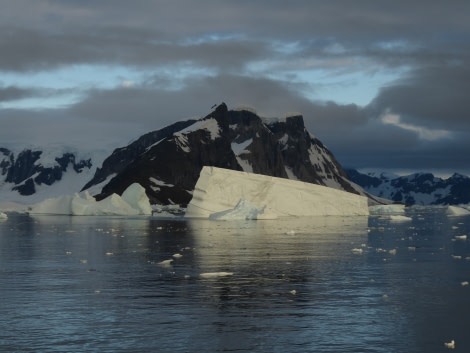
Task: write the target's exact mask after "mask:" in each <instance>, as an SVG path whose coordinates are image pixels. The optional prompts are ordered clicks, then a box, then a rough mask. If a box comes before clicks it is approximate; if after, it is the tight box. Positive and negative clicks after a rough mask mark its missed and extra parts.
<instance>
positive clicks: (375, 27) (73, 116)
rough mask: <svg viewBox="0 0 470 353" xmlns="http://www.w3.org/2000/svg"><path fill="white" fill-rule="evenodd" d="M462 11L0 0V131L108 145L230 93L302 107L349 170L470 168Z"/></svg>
mask: <svg viewBox="0 0 470 353" xmlns="http://www.w3.org/2000/svg"><path fill="white" fill-rule="evenodd" d="M25 8H27V9H28V11H25ZM186 9H191V11H186ZM469 11H470V2H468V1H467V0H455V1H452V4H447V3H446V4H444V3H442V2H438V1H428V0H417V1H412V2H410V1H404V0H397V1H393V2H387V3H382V2H380V3H379V2H376V1H369V0H359V1H354V2H351V1H349V0H339V1H315V2H313V1H309V0H300V1H295V2H285V1H281V0H269V1H267V0H260V1H246V0H241V1H229V0H203V1H200V2H198V4H197V6H195V5H194V1H192V0H162V1H153V0H142V1H138V2H135V3H132V4H130V3H129V2H128V1H127V0H103V1H82V0H67V1H57V0H36V1H34V2H31V1H29V0H6V1H4V3H2V11H1V12H0V23H1V26H0V27H1V28H0V33H1V34H0V52H1V53H2V55H1V56H0V72H1V73H2V75H3V77H2V82H1V85H0V120H1V125H2V128H1V130H0V141H2V143H3V142H4V141H28V142H29V141H40V140H43V141H50V140H55V141H57V142H59V141H60V139H62V140H67V141H71V140H73V141H75V142H76V143H80V139H81V141H82V143H83V144H84V145H87V146H88V145H95V144H94V143H98V142H99V140H100V139H101V140H104V139H106V141H108V143H109V145H110V146H111V145H113V146H114V147H117V146H122V145H125V144H126V143H127V142H128V140H129V139H132V138H136V137H138V136H139V135H140V134H143V133H145V132H147V131H149V130H154V129H158V128H161V127H163V126H165V125H167V124H169V123H172V122H174V121H176V120H181V119H186V118H189V117H194V116H204V115H205V114H207V113H208V112H209V111H210V107H211V106H212V105H213V104H215V103H220V102H222V101H224V102H226V103H227V104H228V105H229V107H232V108H234V107H237V106H239V105H247V106H252V107H254V108H255V109H256V110H257V111H258V113H260V114H262V115H265V116H282V115H283V114H284V113H285V112H289V111H300V112H301V113H302V114H303V115H304V120H305V123H306V126H307V128H308V130H309V131H310V132H312V133H313V134H314V135H316V136H317V137H318V138H320V139H321V140H322V141H323V142H324V143H325V144H326V145H327V146H328V147H329V148H330V149H331V150H332V151H333V153H334V154H335V155H336V156H337V157H338V159H339V160H340V162H341V163H343V164H345V165H352V166H368V167H374V166H381V167H384V166H388V167H390V166H394V167H403V166H404V165H406V166H409V167H413V166H414V167H418V166H419V167H422V168H427V167H433V166H436V165H442V166H446V167H454V168H456V169H457V168H459V167H462V166H467V165H469V157H468V156H467V155H466V153H465V151H468V150H469V149H468V147H469V146H468V144H469V143H468V141H470V135H469V134H470V126H469V124H470V119H468V118H467V114H468V111H470V103H469V101H468V99H467V97H466V94H467V92H469V89H470V69H469V68H470V62H469V60H470V59H469V58H470V55H469V54H470V44H469V43H470V38H469V33H470V22H469V21H468V18H467V17H468V13H469ZM85 68H86V69H85ZM80 73H84V75H88V78H87V80H81V79H77V75H79V74H80ZM102 73H106V75H104V74H102ZM5 77H8V80H7V79H6V78H5ZM51 77H54V79H51ZM58 81H60V82H59V83H57V82H58ZM104 81H106V82H104ZM359 81H360V82H359ZM365 90H367V94H366V93H365V92H364V91H365ZM359 94H361V95H362V96H363V97H367V99H371V98H370V97H372V98H373V99H372V101H371V102H370V103H369V104H367V103H368V102H369V101H368V100H367V99H365V98H364V99H363V101H362V102H361V103H359V102H358V101H357V99H358V98H357V97H358V96H359ZM318 97H322V98H323V99H324V100H323V101H319V100H318ZM342 102H350V103H351V104H343V103H342ZM46 103H47V104H46ZM53 107H54V108H55V109H51V108H53ZM20 108H21V109H20ZM13 138H14V139H13ZM88 141H91V142H93V143H92V144H88Z"/></svg>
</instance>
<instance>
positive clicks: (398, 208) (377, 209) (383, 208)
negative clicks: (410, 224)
mask: <svg viewBox="0 0 470 353" xmlns="http://www.w3.org/2000/svg"><path fill="white" fill-rule="evenodd" d="M369 212H370V213H371V214H383V213H405V205H402V204H393V205H375V206H370V207H369Z"/></svg>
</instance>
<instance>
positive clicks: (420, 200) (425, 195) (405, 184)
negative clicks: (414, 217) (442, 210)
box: [345, 169, 470, 205]
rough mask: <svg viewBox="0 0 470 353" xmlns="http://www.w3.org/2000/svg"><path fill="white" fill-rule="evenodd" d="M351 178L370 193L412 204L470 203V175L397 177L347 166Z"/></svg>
mask: <svg viewBox="0 0 470 353" xmlns="http://www.w3.org/2000/svg"><path fill="white" fill-rule="evenodd" d="M345 171H346V173H347V174H348V175H349V177H350V179H351V181H353V182H354V183H356V184H358V185H360V186H362V187H363V188H364V190H366V191H367V192H368V193H370V194H372V195H375V196H378V197H381V198H385V199H389V200H393V201H395V202H401V203H405V204H409V205H458V204H468V203H470V178H469V177H467V176H465V175H461V174H454V175H452V176H451V177H450V178H447V179H442V178H438V177H435V176H434V175H433V174H431V173H416V174H411V175H407V176H393V175H389V174H385V173H381V174H375V173H370V174H365V173H360V172H358V171H357V170H355V169H345Z"/></svg>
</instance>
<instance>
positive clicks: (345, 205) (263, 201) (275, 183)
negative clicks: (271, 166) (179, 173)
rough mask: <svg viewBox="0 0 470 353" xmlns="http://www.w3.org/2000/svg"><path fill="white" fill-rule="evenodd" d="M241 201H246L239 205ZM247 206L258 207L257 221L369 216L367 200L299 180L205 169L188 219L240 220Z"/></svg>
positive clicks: (188, 212) (252, 209) (250, 213)
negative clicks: (266, 213) (265, 213)
mask: <svg viewBox="0 0 470 353" xmlns="http://www.w3.org/2000/svg"><path fill="white" fill-rule="evenodd" d="M240 200H245V201H244V202H243V203H242V204H241V205H240V204H239V203H240ZM248 202H249V203H251V204H252V205H255V206H254V207H252V208H251V211H249V212H248V216H250V215H253V212H256V213H257V219H260V218H265V219H266V218H276V217H286V216H352V215H368V214H369V208H368V204H367V198H366V197H364V196H360V195H356V194H352V193H348V192H345V191H342V190H338V189H333V188H330V187H326V186H321V185H316V184H310V183H305V182H301V181H297V180H289V179H283V178H276V177H271V176H266V175H260V174H253V173H247V172H239V171H234V170H229V169H223V168H216V167H208V166H205V167H203V168H202V170H201V173H200V176H199V179H198V181H197V183H196V186H195V189H194V192H193V198H192V200H191V202H190V203H189V205H188V208H187V210H186V214H185V217H188V218H212V219H214V218H215V219H220V217H225V218H228V217H233V216H234V215H235V213H236V212H238V216H240V212H239V211H240V210H241V208H243V209H244V210H245V211H246V209H247V208H246V206H247V205H248ZM237 205H238V209H237ZM256 205H258V206H256ZM259 205H263V206H262V208H259ZM242 206H243V207H242ZM263 209H266V210H269V212H268V214H269V216H267V217H266V215H265V216H264V217H263V212H260V211H261V210H263ZM245 215H246V214H245ZM218 217H219V218H218Z"/></svg>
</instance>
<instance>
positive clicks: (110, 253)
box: [106, 251, 114, 256]
mask: <svg viewBox="0 0 470 353" xmlns="http://www.w3.org/2000/svg"><path fill="white" fill-rule="evenodd" d="M106 255H107V256H111V255H114V253H112V252H109V251H108V252H107V253H106Z"/></svg>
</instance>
